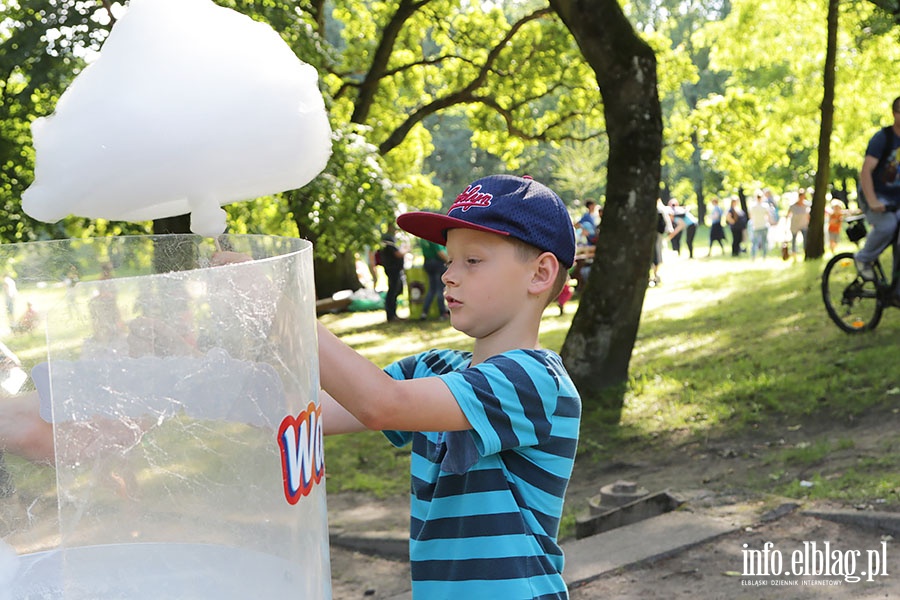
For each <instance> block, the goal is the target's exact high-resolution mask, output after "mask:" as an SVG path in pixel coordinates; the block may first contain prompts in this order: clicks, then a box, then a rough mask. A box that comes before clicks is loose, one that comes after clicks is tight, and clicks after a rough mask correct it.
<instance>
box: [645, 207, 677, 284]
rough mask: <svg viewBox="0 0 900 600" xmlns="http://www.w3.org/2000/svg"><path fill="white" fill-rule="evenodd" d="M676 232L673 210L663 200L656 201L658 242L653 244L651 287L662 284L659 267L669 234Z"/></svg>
mask: <svg viewBox="0 0 900 600" xmlns="http://www.w3.org/2000/svg"><path fill="white" fill-rule="evenodd" d="M674 230H675V227H674V226H673V225H672V215H671V210H670V209H669V207H668V206H666V205H665V204H663V201H662V199H661V198H657V199H656V242H655V243H654V244H653V258H652V259H651V260H650V269H651V271H652V273H653V274H652V275H651V276H650V282H649V286H650V287H656V286H658V285H659V284H661V283H662V280H661V279H660V278H659V266H660V265H661V264H662V262H663V248H664V246H665V243H666V239H668V237H669V234H671V233H672V232H673V231H674Z"/></svg>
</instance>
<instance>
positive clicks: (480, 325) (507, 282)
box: [443, 229, 533, 338]
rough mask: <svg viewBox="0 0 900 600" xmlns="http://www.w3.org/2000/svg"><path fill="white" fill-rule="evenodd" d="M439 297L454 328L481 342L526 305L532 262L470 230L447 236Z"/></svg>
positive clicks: (501, 240)
mask: <svg viewBox="0 0 900 600" xmlns="http://www.w3.org/2000/svg"><path fill="white" fill-rule="evenodd" d="M447 255H448V257H449V263H448V265H449V266H448V267H447V271H446V272H445V273H444V275H443V280H444V284H445V286H446V289H445V291H444V296H445V298H446V300H447V308H448V309H449V310H450V317H451V323H452V324H453V327H455V328H456V329H458V330H459V331H462V332H463V333H466V334H467V335H470V336H472V337H474V338H483V337H486V336H488V335H491V334H493V333H495V332H497V331H499V330H501V329H503V328H504V327H508V326H509V325H510V324H511V323H512V322H513V321H514V320H515V318H516V317H517V316H519V315H520V313H521V311H522V309H523V308H524V307H525V304H526V302H527V301H528V299H529V293H528V286H529V284H530V282H531V281H532V277H533V265H532V264H531V263H532V262H533V261H526V260H523V259H522V258H521V256H520V255H519V250H518V249H517V247H516V245H515V244H514V243H512V242H510V241H509V240H506V239H504V238H503V236H501V235H498V234H494V233H485V232H481V231H475V230H472V229H451V230H450V231H449V232H448V233H447Z"/></svg>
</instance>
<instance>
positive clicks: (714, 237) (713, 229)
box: [707, 196, 725, 256]
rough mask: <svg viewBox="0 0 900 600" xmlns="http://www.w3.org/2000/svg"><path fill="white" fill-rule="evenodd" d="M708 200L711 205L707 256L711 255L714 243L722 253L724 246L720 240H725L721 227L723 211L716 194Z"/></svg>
mask: <svg viewBox="0 0 900 600" xmlns="http://www.w3.org/2000/svg"><path fill="white" fill-rule="evenodd" d="M710 202H711V203H712V206H711V207H710V209H709V253H708V254H707V256H712V249H713V244H714V243H718V244H719V250H720V251H721V252H722V254H723V255H724V254H725V246H724V244H723V243H722V242H724V241H725V228H724V227H722V217H723V216H725V213H724V212H723V211H722V207H721V206H719V199H718V198H717V197H716V196H713V197H712V199H711V200H710Z"/></svg>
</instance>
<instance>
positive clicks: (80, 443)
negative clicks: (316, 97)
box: [0, 235, 331, 600]
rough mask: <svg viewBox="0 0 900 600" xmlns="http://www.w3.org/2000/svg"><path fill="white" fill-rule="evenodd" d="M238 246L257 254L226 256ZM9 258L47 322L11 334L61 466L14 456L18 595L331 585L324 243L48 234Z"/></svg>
mask: <svg viewBox="0 0 900 600" xmlns="http://www.w3.org/2000/svg"><path fill="white" fill-rule="evenodd" d="M220 249H222V250H231V251H235V252H239V253H241V254H244V255H247V256H250V257H253V258H254V259H255V260H253V261H249V262H242V263H235V264H228V265H225V266H215V267H211V266H209V265H210V261H211V259H212V257H213V256H214V254H215V253H216V252H217V251H219V250H220ZM0 264H2V265H4V266H5V267H6V268H10V269H12V270H14V271H15V273H16V274H17V276H18V287H19V297H20V298H24V299H28V301H29V302H31V303H32V305H33V307H34V309H35V310H36V312H37V314H38V319H39V325H40V326H41V327H43V328H44V329H45V330H46V346H45V347H44V345H43V336H39V335H37V334H33V335H32V336H31V338H29V336H27V335H26V336H18V337H16V336H13V337H12V338H11V339H10V340H9V343H8V344H7V345H8V346H10V348H11V349H12V350H13V351H15V352H16V354H17V355H18V356H19V358H20V359H21V360H22V363H23V367H26V368H29V367H32V366H34V369H33V370H32V374H33V380H34V385H35V386H36V388H37V391H38V392H40V394H39V395H40V397H41V406H40V410H41V414H42V415H43V416H44V417H45V418H46V419H47V420H50V421H52V423H53V432H54V434H53V435H54V440H55V447H56V461H55V462H56V464H55V469H49V468H47V467H41V466H38V465H32V464H30V463H27V462H25V461H21V460H18V459H15V457H13V456H7V463H9V468H10V473H11V475H12V483H13V486H14V489H13V491H12V493H11V495H10V496H9V497H7V498H0V536H2V538H3V539H4V542H5V544H6V545H7V546H8V547H11V548H12V549H14V550H15V551H16V553H17V554H18V556H14V555H12V554H11V553H9V552H7V554H8V556H4V553H3V551H4V548H3V547H0V599H2V600H7V599H16V600H18V599H26V598H27V599H32V598H40V599H44V598H50V599H57V598H61V599H78V600H81V599H89V598H90V599H97V598H103V599H107V598H122V599H144V598H147V599H151V598H152V599H154V600H159V599H163V598H173V599H175V598H177V599H179V600H185V599H193V598H197V599H205V598H216V599H222V598H225V599H246V598H265V597H290V598H330V596H331V592H330V589H331V584H330V568H329V556H328V529H327V519H326V505H325V486H324V462H323V455H322V435H321V422H320V419H319V417H320V411H319V408H318V403H317V390H318V360H317V350H316V332H315V294H314V289H313V275H312V250H311V246H310V244H309V243H308V242H305V241H303V240H297V239H286V238H277V237H267V236H240V235H228V236H220V237H219V238H217V239H215V240H213V239H210V238H202V237H199V236H194V235H171V236H157V237H152V236H134V237H118V238H107V239H90V240H66V241H47V242H37V243H29V244H13V245H3V246H0ZM29 339H32V340H33V343H32V345H35V344H37V345H39V346H41V347H40V348H38V350H29V349H28V348H25V347H24V345H26V343H27V341H28V340H29ZM34 340H37V342H34ZM25 392H26V393H27V392H28V390H27V389H26V390H25ZM3 401H4V399H2V398H0V402H3ZM42 469H43V471H44V472H43V474H42V472H41V470H42ZM47 472H49V473H51V476H48V475H47ZM52 473H55V482H54V481H53V479H52ZM42 477H44V479H42ZM42 482H43V483H42ZM54 483H55V485H53V484H54ZM44 484H47V485H44ZM45 488H46V489H45ZM53 503H55V507H54V506H53ZM42 508H43V509H42ZM50 509H55V510H50ZM7 550H8V548H7ZM9 582H11V583H9Z"/></svg>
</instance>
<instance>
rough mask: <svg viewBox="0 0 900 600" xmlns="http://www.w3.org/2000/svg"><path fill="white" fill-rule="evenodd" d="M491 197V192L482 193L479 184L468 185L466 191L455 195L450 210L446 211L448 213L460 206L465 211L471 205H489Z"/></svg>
mask: <svg viewBox="0 0 900 600" xmlns="http://www.w3.org/2000/svg"><path fill="white" fill-rule="evenodd" d="M493 197H494V196H493V194H488V193H487V192H484V193H482V192H481V186H480V185H476V186H475V187H472V186H471V185H470V186H468V187H467V188H466V191H464V192H463V193H462V194H460V195H459V196H457V197H456V200H455V201H454V202H453V206H451V207H450V210H448V211H447V213H448V214H449V213H451V212H453V211H454V210H456V209H457V208H461V209H462V211H463V212H466V211H467V210H469V209H470V208H472V207H473V206H482V207H484V206H490V205H491V199H492V198H493Z"/></svg>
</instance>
